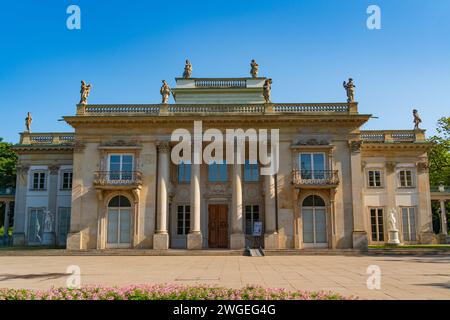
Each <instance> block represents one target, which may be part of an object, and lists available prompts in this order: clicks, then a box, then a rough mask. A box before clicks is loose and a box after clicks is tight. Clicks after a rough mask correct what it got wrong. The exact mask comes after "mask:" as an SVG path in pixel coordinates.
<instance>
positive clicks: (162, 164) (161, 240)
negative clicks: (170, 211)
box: [153, 141, 170, 250]
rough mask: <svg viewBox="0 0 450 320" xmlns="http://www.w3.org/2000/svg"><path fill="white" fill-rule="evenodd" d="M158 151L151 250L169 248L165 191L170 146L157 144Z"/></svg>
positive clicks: (167, 179)
mask: <svg viewBox="0 0 450 320" xmlns="http://www.w3.org/2000/svg"><path fill="white" fill-rule="evenodd" d="M157 149H158V172H157V175H158V182H157V183H158V186H157V188H158V200H157V204H158V205H157V211H156V233H155V234H154V235H153V249H157V250H165V249H168V248H169V234H168V232H167V208H168V205H167V203H168V199H167V190H168V187H169V180H170V174H169V168H170V162H169V161H170V145H169V142H168V141H160V142H158V143H157Z"/></svg>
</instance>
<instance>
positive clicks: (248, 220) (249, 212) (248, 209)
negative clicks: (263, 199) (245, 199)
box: [245, 205, 261, 235]
mask: <svg viewBox="0 0 450 320" xmlns="http://www.w3.org/2000/svg"><path fill="white" fill-rule="evenodd" d="M259 221H261V220H260V215H259V205H248V206H245V233H246V234H249V235H252V234H253V227H254V226H255V222H259Z"/></svg>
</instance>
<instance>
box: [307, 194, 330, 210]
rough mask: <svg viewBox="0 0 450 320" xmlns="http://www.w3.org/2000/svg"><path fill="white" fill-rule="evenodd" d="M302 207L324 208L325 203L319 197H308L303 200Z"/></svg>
mask: <svg viewBox="0 0 450 320" xmlns="http://www.w3.org/2000/svg"><path fill="white" fill-rule="evenodd" d="M302 206H303V207H325V201H323V199H322V198H321V197H319V196H316V195H312V196H308V197H306V198H305V200H303V204H302Z"/></svg>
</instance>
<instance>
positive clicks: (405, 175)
mask: <svg viewBox="0 0 450 320" xmlns="http://www.w3.org/2000/svg"><path fill="white" fill-rule="evenodd" d="M398 176H399V182H400V187H413V173H412V170H400V171H399V172H398Z"/></svg>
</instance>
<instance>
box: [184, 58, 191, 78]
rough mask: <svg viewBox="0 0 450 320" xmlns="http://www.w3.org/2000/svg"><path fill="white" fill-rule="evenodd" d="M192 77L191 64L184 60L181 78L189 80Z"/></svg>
mask: <svg viewBox="0 0 450 320" xmlns="http://www.w3.org/2000/svg"><path fill="white" fill-rule="evenodd" d="M191 75H192V64H191V63H190V62H189V60H187V59H186V65H185V66H184V72H183V78H185V79H189V78H190V77H191Z"/></svg>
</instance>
